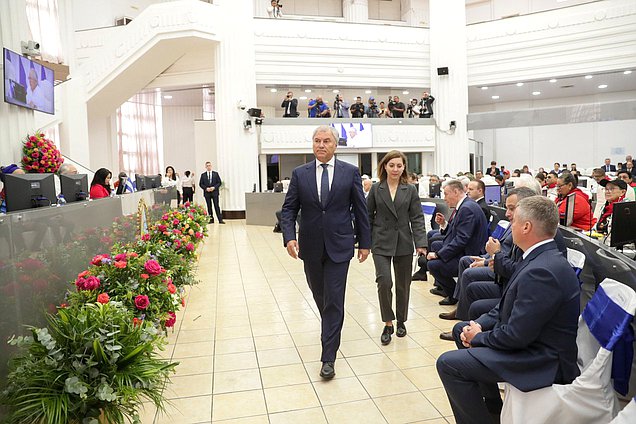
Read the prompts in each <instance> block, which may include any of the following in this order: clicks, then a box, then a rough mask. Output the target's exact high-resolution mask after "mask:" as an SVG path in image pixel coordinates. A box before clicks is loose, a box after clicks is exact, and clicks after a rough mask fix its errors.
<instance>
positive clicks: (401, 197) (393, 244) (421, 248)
mask: <svg viewBox="0 0 636 424" xmlns="http://www.w3.org/2000/svg"><path fill="white" fill-rule="evenodd" d="M378 177H379V178H380V182H379V183H377V184H374V185H373V187H371V191H370V192H369V196H368V197H367V207H368V209H369V221H370V222H371V237H372V238H371V241H372V245H371V252H372V253H373V262H374V264H375V276H376V278H375V281H376V283H377V284H378V298H379V300H380V313H381V314H382V321H384V324H385V326H384V330H383V331H382V336H381V337H380V341H381V342H382V344H383V345H387V344H389V343H390V342H391V334H393V320H394V319H395V318H396V315H397V331H396V335H397V336H398V337H404V336H406V327H405V326H404V322H405V321H406V319H407V315H408V310H409V295H410V289H411V266H412V263H413V247H414V246H415V248H416V250H417V253H418V254H421V255H424V254H425V253H426V251H425V246H426V230H425V226H424V215H423V214H422V207H421V205H420V198H419V195H418V192H417V188H416V187H415V186H414V185H412V184H409V183H408V173H407V168H406V156H405V155H404V153H402V152H399V151H397V150H392V151H390V152H389V153H387V154H386V155H385V156H384V157H383V158H382V160H381V161H380V164H379V165H378ZM391 261H393V270H394V272H395V306H396V308H395V309H396V311H395V314H394V313H393V307H392V306H393V301H392V299H393V293H392V291H391V290H392V287H393V281H392V279H391Z"/></svg>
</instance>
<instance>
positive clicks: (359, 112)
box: [351, 96, 364, 118]
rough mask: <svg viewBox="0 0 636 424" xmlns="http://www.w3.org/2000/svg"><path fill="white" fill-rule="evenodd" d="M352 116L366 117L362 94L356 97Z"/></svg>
mask: <svg viewBox="0 0 636 424" xmlns="http://www.w3.org/2000/svg"><path fill="white" fill-rule="evenodd" d="M351 117H352V118H364V104H363V103H362V97H360V96H358V97H356V102H355V103H354V104H352V105H351Z"/></svg>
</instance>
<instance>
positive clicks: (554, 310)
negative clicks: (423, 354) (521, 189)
mask: <svg viewBox="0 0 636 424" xmlns="http://www.w3.org/2000/svg"><path fill="white" fill-rule="evenodd" d="M558 224H559V212H558V209H557V207H556V204H555V203H554V202H552V201H550V199H547V198H545V197H542V196H533V197H528V198H526V199H522V200H520V201H519V203H518V204H517V208H516V210H515V212H514V220H513V221H512V224H511V225H512V237H513V241H514V243H515V244H516V245H517V246H518V247H519V248H520V249H521V250H522V251H523V252H524V253H523V256H522V260H521V263H519V265H517V267H516V269H515V271H514V274H513V275H512V277H511V278H510V282H509V283H508V286H507V287H506V289H505V290H504V293H503V296H502V298H501V300H500V302H499V304H498V305H497V306H496V307H495V308H493V309H492V310H491V311H490V312H488V313H487V314H484V315H482V316H481V317H479V318H478V319H477V320H476V321H470V322H461V323H458V324H457V325H455V327H454V328H453V336H454V338H455V342H456V344H457V347H458V348H459V350H456V351H450V352H446V353H444V354H442V355H441V356H440V357H439V359H438V360H437V372H438V373H439V376H440V378H441V380H442V383H443V384H444V389H445V390H446V394H447V395H448V399H449V401H450V404H451V407H452V409H453V413H454V415H455V420H456V421H457V423H458V424H483V423H490V422H494V420H493V418H494V417H498V415H499V413H500V412H501V406H502V402H501V398H500V397H499V390H498V388H497V383H498V382H502V381H503V382H508V383H510V384H511V385H513V386H514V387H516V388H517V389H519V390H521V391H524V392H528V391H531V390H536V389H539V388H542V387H547V386H550V385H552V384H555V383H556V384H569V383H571V382H572V381H573V380H574V379H575V378H576V377H577V376H578V375H579V368H578V366H577V364H576V356H577V348H576V333H577V326H578V317H579V296H580V294H579V282H578V278H577V276H576V274H575V273H574V271H573V270H572V267H571V266H570V265H569V264H568V262H567V260H566V259H565V258H564V257H563V255H560V254H559V251H558V249H557V246H556V243H555V242H554V236H555V234H556V231H557V226H558Z"/></svg>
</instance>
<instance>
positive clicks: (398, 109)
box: [389, 96, 406, 118]
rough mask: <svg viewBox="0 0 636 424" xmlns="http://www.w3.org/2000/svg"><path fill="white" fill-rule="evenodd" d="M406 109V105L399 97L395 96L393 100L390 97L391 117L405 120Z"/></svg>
mask: <svg viewBox="0 0 636 424" xmlns="http://www.w3.org/2000/svg"><path fill="white" fill-rule="evenodd" d="M405 110H406V107H405V106H404V103H402V102H401V101H400V98H399V97H398V96H394V97H393V100H391V97H389V112H391V116H392V117H393V118H404V111H405Z"/></svg>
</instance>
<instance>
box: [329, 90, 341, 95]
mask: <svg viewBox="0 0 636 424" xmlns="http://www.w3.org/2000/svg"><path fill="white" fill-rule="evenodd" d="M331 92H332V93H333V94H338V93H340V90H331Z"/></svg>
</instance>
